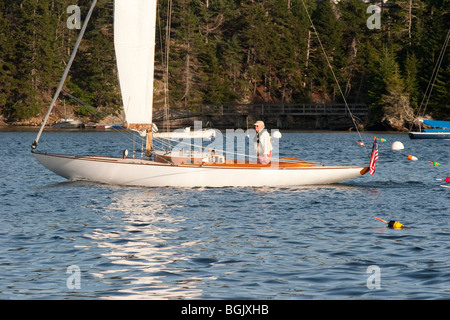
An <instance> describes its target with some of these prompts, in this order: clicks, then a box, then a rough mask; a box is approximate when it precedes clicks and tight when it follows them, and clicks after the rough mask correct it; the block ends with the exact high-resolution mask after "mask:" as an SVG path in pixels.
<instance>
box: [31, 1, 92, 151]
mask: <svg viewBox="0 0 450 320" xmlns="http://www.w3.org/2000/svg"><path fill="white" fill-rule="evenodd" d="M96 4H97V0H93V1H92V5H91V7H90V9H89V12H88V14H87V16H86V19H85V20H84V23H83V27H82V28H81V31H80V34H79V35H78V39H77V42H76V43H75V46H74V48H73V50H72V54H71V55H70V59H69V62H68V63H67V65H66V69H65V70H64V73H63V76H62V78H61V80H60V81H59V85H58V88H57V89H56V92H55V95H54V96H53V100H52V102H51V104H50V107H49V108H48V111H47V114H46V115H45V118H44V121H43V122H42V124H41V128H40V129H39V132H38V134H37V136H36V139H35V140H34V142H33V144H32V145H31V149H32V150H34V149H36V148H37V146H38V143H39V139H40V138H41V134H42V131H43V130H44V127H45V124H46V123H47V120H48V117H49V116H50V113H51V112H52V109H53V107H54V106H55V103H56V100H57V99H58V97H59V94H60V93H61V90H62V87H63V85H64V82H65V81H66V78H67V75H68V74H69V70H70V67H71V66H72V63H73V60H74V59H75V56H76V54H77V51H78V47H79V46H80V42H81V39H82V38H83V35H84V32H85V31H86V28H87V25H88V22H89V19H90V18H91V15H92V12H93V11H94V7H95V5H96Z"/></svg>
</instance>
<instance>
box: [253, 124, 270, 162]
mask: <svg viewBox="0 0 450 320" xmlns="http://www.w3.org/2000/svg"><path fill="white" fill-rule="evenodd" d="M255 130H256V136H255V138H254V139H253V141H254V142H255V151H256V156H257V158H258V162H257V163H260V164H268V163H270V158H271V157H272V149H273V147H272V142H271V141H270V135H269V132H267V130H266V129H265V128H264V122H262V121H256V122H255Z"/></svg>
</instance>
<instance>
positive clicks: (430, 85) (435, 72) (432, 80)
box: [417, 29, 450, 117]
mask: <svg viewBox="0 0 450 320" xmlns="http://www.w3.org/2000/svg"><path fill="white" fill-rule="evenodd" d="M449 39H450V29H448V31H447V36H446V38H445V41H444V44H443V45H442V48H441V52H440V53H439V57H438V59H437V61H436V65H435V66H434V69H433V73H432V74H431V77H430V81H428V86H427V89H426V90H425V94H424V96H423V98H422V102H421V103H420V106H419V108H418V110H417V115H418V116H421V117H423V116H424V115H425V110H426V108H427V106H428V102H429V101H430V97H431V92H432V91H433V86H434V83H435V81H436V78H437V76H438V73H439V69H440V67H441V64H442V61H443V60H444V56H445V51H446V50H447V46H448V42H449ZM428 90H429V92H428ZM425 99H426V100H427V101H426V103H425V106H424V107H423V112H422V115H420V113H421V110H422V106H423V103H424V101H425Z"/></svg>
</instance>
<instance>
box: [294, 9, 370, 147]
mask: <svg viewBox="0 0 450 320" xmlns="http://www.w3.org/2000/svg"><path fill="white" fill-rule="evenodd" d="M302 4H303V7H304V8H305V11H306V15H307V16H308V19H309V22H310V23H311V27H312V28H313V30H314V32H315V33H316V36H317V40H318V41H319V44H320V47H321V49H322V52H323V54H324V56H325V59H326V60H327V64H328V67H329V68H330V70H331V73H332V74H333V78H334V80H335V82H336V84H337V86H338V89H339V92H340V94H341V96H342V99H343V100H344V104H345V107H346V108H347V110H348V112H349V114H350V117H351V119H352V121H353V124H354V125H355V129H356V131H357V132H358V135H359V139H360V140H361V142H362V145H363V147H364V149H365V151H366V152H367V148H366V144H365V143H364V140H363V138H362V136H361V133H360V132H359V129H358V125H357V123H356V121H355V117H354V116H353V113H352V111H351V110H350V107H349V106H348V104H347V99H345V96H344V93H343V92H342V89H341V86H340V84H339V81H338V80H337V77H336V75H335V73H334V70H333V67H332V66H331V63H330V60H329V59H328V55H327V53H326V52H325V48H324V47H323V45H322V41H321V40H320V37H319V33H318V32H317V30H316V27H315V26H314V23H313V21H312V19H311V16H310V15H309V12H308V9H307V8H306V4H305V1H304V0H302Z"/></svg>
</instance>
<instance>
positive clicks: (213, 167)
mask: <svg viewBox="0 0 450 320" xmlns="http://www.w3.org/2000/svg"><path fill="white" fill-rule="evenodd" d="M95 3H96V0H94V1H93V3H92V6H91V8H90V10H89V12H88V15H87V18H86V19H85V22H84V24H83V27H82V29H81V31H80V35H79V38H78V40H77V43H76V45H75V47H74V51H73V53H72V56H71V59H70V60H69V63H68V65H67V66H66V70H65V72H64V75H63V78H62V79H61V81H60V85H59V87H58V89H57V92H56V93H55V96H54V98H53V101H52V104H51V105H50V108H49V110H48V112H47V115H46V117H45V119H44V122H43V124H42V126H41V129H40V130H39V132H38V135H37V137H36V140H35V141H34V142H33V144H32V154H33V156H34V157H35V158H36V159H37V160H38V161H39V162H40V163H41V164H42V165H43V166H44V167H46V168H47V169H49V170H51V171H53V172H54V173H56V174H58V175H60V176H62V177H64V178H67V179H70V180H78V179H83V180H89V181H94V182H99V183H106V184H114V185H123V186H144V187H248V186H252V187H259V186H298V185H318V184H319V185H320V184H332V183H338V182H341V181H344V180H348V179H352V178H356V177H359V176H362V175H364V174H366V173H367V172H368V171H369V167H368V166H326V165H322V164H317V163H314V162H308V161H304V160H301V159H297V158H289V159H272V161H271V163H269V164H258V163H256V161H255V162H251V161H237V160H233V159H234V158H233V159H225V157H224V156H222V155H220V154H216V151H215V150H210V151H207V152H209V154H207V155H206V156H205V157H203V156H202V157H200V158H195V157H194V158H190V157H186V156H183V157H181V159H173V158H172V157H170V156H169V155H164V154H156V155H155V153H153V156H152V157H145V158H141V159H136V158H129V157H127V155H126V153H125V152H124V155H123V157H109V156H93V155H69V154H56V153H46V152H40V151H37V150H36V149H37V146H38V142H39V138H40V136H41V134H42V130H43V128H44V125H45V122H46V120H47V119H48V115H49V113H50V112H51V109H52V106H53V105H54V103H55V100H56V99H57V96H58V95H59V92H58V90H61V88H62V84H63V82H64V77H65V76H67V73H68V68H69V67H70V64H71V61H73V58H74V56H75V54H76V49H77V47H78V45H79V42H80V41H81V37H82V35H83V33H84V30H85V29H86V25H87V23H88V21H89V18H90V15H91V14H92V10H93V8H94V6H95ZM156 10H157V5H156V1H148V0H133V1H130V0H115V3H114V44H115V50H116V59H117V68H118V76H119V82H120V89H121V94H122V100H123V101H122V102H123V106H124V111H125V114H126V121H127V128H128V129H129V130H138V131H140V132H143V133H144V134H145V135H146V150H148V151H150V150H152V148H153V146H152V135H153V130H152V127H153V124H152V104H153V72H154V69H153V68H154V58H155V54H154V51H155V31H156ZM157 155H159V156H157ZM177 160H178V161H177ZM188 160H192V161H188Z"/></svg>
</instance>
